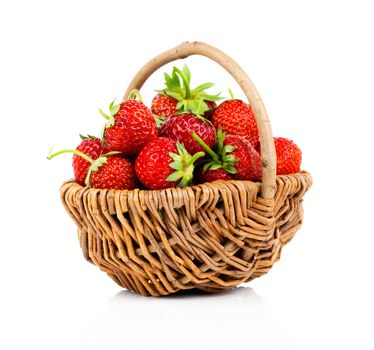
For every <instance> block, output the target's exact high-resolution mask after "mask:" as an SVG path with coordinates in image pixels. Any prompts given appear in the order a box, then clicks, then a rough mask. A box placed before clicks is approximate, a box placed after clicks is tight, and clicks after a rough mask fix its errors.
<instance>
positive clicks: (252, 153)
mask: <svg viewBox="0 0 374 350" xmlns="http://www.w3.org/2000/svg"><path fill="white" fill-rule="evenodd" d="M223 144H224V145H225V146H228V145H230V146H233V147H234V150H233V151H232V152H231V153H230V154H231V155H233V156H234V157H235V158H236V163H235V168H236V170H237V173H236V174H233V175H232V176H233V178H234V179H236V180H259V179H261V174H262V168H261V157H260V155H259V153H258V152H257V151H256V150H255V148H254V147H253V146H252V144H251V143H250V142H249V141H248V140H246V139H244V138H243V137H240V136H237V135H226V137H225V139H224V141H223Z"/></svg>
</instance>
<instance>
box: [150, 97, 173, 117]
mask: <svg viewBox="0 0 374 350" xmlns="http://www.w3.org/2000/svg"><path fill="white" fill-rule="evenodd" d="M177 104H178V101H177V100H176V99H174V98H172V97H169V96H166V95H164V94H161V93H158V94H157V95H156V96H155V97H154V98H153V100H152V106H151V111H152V113H153V114H155V115H157V116H159V117H162V116H164V117H166V118H167V117H170V116H171V115H173V114H175V113H177V112H178V110H177Z"/></svg>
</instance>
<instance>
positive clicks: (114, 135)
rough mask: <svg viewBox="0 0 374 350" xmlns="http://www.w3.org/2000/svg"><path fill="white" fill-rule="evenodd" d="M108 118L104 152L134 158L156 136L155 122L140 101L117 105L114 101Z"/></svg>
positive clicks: (127, 101) (104, 134) (101, 112)
mask: <svg viewBox="0 0 374 350" xmlns="http://www.w3.org/2000/svg"><path fill="white" fill-rule="evenodd" d="M109 110H110V116H108V115H106V114H105V113H104V112H103V111H102V110H99V112H100V114H101V115H102V116H104V117H105V118H106V119H107V123H106V126H105V130H104V133H103V139H104V150H105V152H109V151H118V152H122V153H123V154H124V155H125V156H128V157H132V156H136V155H137V154H138V153H139V152H140V151H141V150H142V148H143V147H144V146H145V145H146V144H147V143H148V142H149V141H151V140H152V139H153V138H155V137H156V136H157V134H158V131H157V127H156V122H155V120H154V118H153V116H152V114H151V112H150V110H149V109H148V108H147V107H146V106H145V105H144V104H143V103H142V102H140V101H137V100H125V101H123V102H122V103H121V104H119V105H114V101H113V102H112V103H111V104H110V106H109Z"/></svg>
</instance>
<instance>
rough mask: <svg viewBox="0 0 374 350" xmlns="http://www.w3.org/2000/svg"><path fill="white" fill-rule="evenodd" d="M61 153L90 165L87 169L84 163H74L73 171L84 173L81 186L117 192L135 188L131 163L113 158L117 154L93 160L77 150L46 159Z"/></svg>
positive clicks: (64, 151) (105, 155) (112, 153)
mask: <svg viewBox="0 0 374 350" xmlns="http://www.w3.org/2000/svg"><path fill="white" fill-rule="evenodd" d="M62 153H74V155H75V156H77V157H81V158H82V159H84V160H85V162H87V163H89V164H90V166H89V168H88V169H87V166H86V163H82V162H81V163H76V166H77V168H76V169H75V170H77V171H78V172H79V174H80V175H83V174H84V173H86V178H85V181H83V184H81V185H82V186H85V185H86V186H88V187H94V188H106V189H118V190H122V189H129V190H132V189H134V188H135V187H136V178H135V175H134V171H133V168H132V165H131V162H130V161H129V160H127V159H125V158H122V157H118V156H114V154H117V153H118V152H110V153H107V154H102V155H100V156H99V157H98V158H97V159H95V160H94V159H92V158H91V157H89V156H88V155H86V154H85V153H82V152H81V151H79V150H71V149H67V150H62V151H59V152H56V153H54V154H50V155H49V156H48V157H47V158H48V159H52V158H54V157H56V156H58V155H60V154H62ZM79 166H81V168H80V167H79ZM77 182H78V181H77Z"/></svg>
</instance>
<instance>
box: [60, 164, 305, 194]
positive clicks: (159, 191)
mask: <svg viewBox="0 0 374 350" xmlns="http://www.w3.org/2000/svg"><path fill="white" fill-rule="evenodd" d="M297 175H301V176H308V177H310V178H311V175H310V173H309V172H308V171H306V170H300V171H299V172H297V173H293V174H287V175H277V176H276V178H277V179H278V178H280V179H282V178H287V177H290V176H297ZM68 183H74V184H75V185H76V186H80V187H81V188H82V189H85V190H86V191H95V192H97V191H119V192H126V193H129V192H132V193H134V192H149V193H162V192H170V191H171V190H177V191H181V192H183V191H188V189H196V188H202V187H209V184H213V183H214V184H218V183H222V184H225V183H232V184H235V183H252V184H254V185H255V186H256V187H257V191H258V192H260V190H261V184H262V182H261V181H250V180H215V181H213V182H204V183H202V184H196V185H192V186H186V187H170V188H164V189H160V190H149V189H145V188H135V189H133V190H128V189H109V188H93V187H87V186H82V185H80V184H79V183H77V182H76V181H75V179H74V178H71V179H69V180H66V181H64V182H63V184H62V186H64V185H65V184H68Z"/></svg>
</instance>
